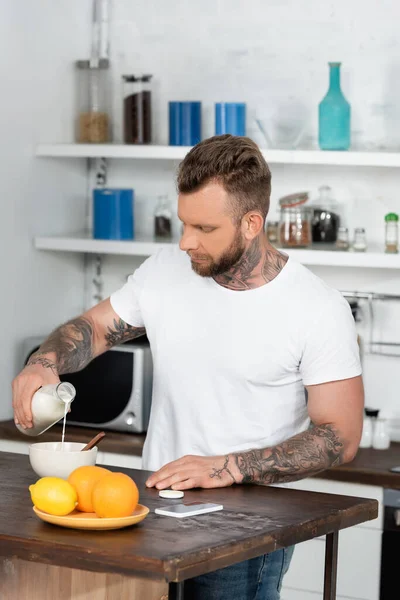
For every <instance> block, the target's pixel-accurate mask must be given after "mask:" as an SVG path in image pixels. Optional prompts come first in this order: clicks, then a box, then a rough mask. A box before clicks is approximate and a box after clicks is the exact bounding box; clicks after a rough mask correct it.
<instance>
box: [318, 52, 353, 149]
mask: <svg viewBox="0 0 400 600" xmlns="http://www.w3.org/2000/svg"><path fill="white" fill-rule="evenodd" d="M340 64H341V63H336V62H335V63H329V69H330V72H329V90H328V92H327V94H326V96H325V97H324V98H323V100H322V101H321V102H320V104H319V107H318V117H319V132H318V133H319V135H318V141H319V147H320V148H321V150H348V149H349V148H350V104H349V103H348V102H347V100H346V98H345V97H344V95H343V93H342V90H341V89H340Z"/></svg>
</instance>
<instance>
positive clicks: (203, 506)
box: [154, 502, 224, 519]
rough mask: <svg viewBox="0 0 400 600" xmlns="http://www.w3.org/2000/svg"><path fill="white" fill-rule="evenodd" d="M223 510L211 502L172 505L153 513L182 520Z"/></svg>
mask: <svg viewBox="0 0 400 600" xmlns="http://www.w3.org/2000/svg"><path fill="white" fill-rule="evenodd" d="M223 508H224V507H223V506H222V504H213V503H212V502H187V503H184V504H183V503H182V504H172V505H171V506H164V507H162V508H156V510H155V511H154V512H155V513H156V514H157V515H165V516H167V517H177V518H178V519H182V518H183V517H194V516H195V515H203V514H204V513H209V512H215V511H216V510H222V509H223Z"/></svg>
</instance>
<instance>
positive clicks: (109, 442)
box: [0, 420, 146, 456]
mask: <svg viewBox="0 0 400 600" xmlns="http://www.w3.org/2000/svg"><path fill="white" fill-rule="evenodd" d="M99 431H102V430H101V428H99V429H89V428H88V427H76V426H74V425H67V428H66V434H65V439H66V441H68V442H84V443H87V442H88V441H89V440H91V439H92V438H94V436H95V435H97V434H98V433H99ZM105 433H106V435H105V437H104V439H103V440H102V441H101V443H99V450H102V451H104V452H116V453H119V454H128V455H129V454H130V455H131V456H142V451H143V444H144V440H145V437H146V436H145V435H144V434H138V433H136V434H134V433H122V432H117V431H108V430H105ZM61 434H62V426H61V425H54V427H52V428H51V429H49V430H48V431H45V432H44V433H42V435H41V436H40V437H36V438H33V437H29V436H27V435H24V434H23V433H21V432H20V431H18V429H17V428H16V427H15V424H14V421H13V420H9V421H0V439H2V440H9V441H13V442H26V443H29V444H33V443H34V442H60V441H61Z"/></svg>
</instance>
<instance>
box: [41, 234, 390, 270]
mask: <svg viewBox="0 0 400 600" xmlns="http://www.w3.org/2000/svg"><path fill="white" fill-rule="evenodd" d="M172 243H177V241H175V242H172ZM34 245H35V248H37V249H38V250H52V251H58V252H81V253H88V254H114V255H117V254H118V255H125V256H150V255H151V254H154V252H156V251H157V250H159V249H160V248H162V247H168V246H170V245H171V242H155V241H153V240H152V239H151V238H140V237H139V238H138V239H136V240H135V241H132V242H128V241H126V242H125V241H123V242H122V241H114V240H94V239H91V238H89V237H88V236H85V235H83V234H82V235H71V236H59V237H36V238H35V240H34ZM283 251H284V252H286V253H287V254H288V255H289V256H291V257H293V258H294V259H295V260H297V261H298V262H300V263H302V264H304V265H312V266H318V265H320V266H330V267H359V268H369V269H400V255H399V254H385V253H384V252H373V251H371V252H343V251H342V252H341V251H338V250H329V249H327V250H325V249H324V250H314V249H286V248H285V249H284V250H283Z"/></svg>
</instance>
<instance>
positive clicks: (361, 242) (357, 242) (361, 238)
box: [353, 227, 367, 252]
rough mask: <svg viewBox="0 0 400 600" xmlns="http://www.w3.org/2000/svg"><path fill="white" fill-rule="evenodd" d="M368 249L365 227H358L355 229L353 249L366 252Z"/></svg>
mask: <svg viewBox="0 0 400 600" xmlns="http://www.w3.org/2000/svg"><path fill="white" fill-rule="evenodd" d="M366 249H367V237H366V234H365V229H364V228H363V227H357V228H356V229H355V230H354V241H353V250H355V251H356V252H365V251H366Z"/></svg>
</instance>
